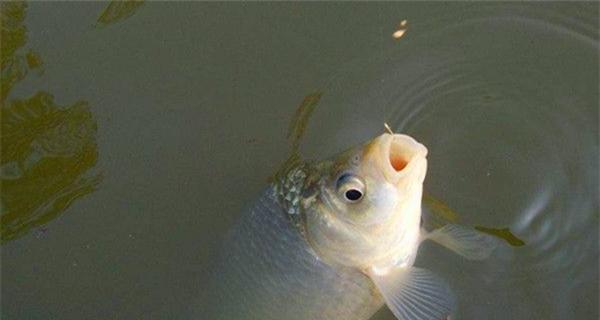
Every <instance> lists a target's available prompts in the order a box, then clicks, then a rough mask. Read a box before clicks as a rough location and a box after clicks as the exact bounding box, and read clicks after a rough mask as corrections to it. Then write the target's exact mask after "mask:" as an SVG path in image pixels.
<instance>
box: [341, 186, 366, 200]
mask: <svg viewBox="0 0 600 320" xmlns="http://www.w3.org/2000/svg"><path fill="white" fill-rule="evenodd" d="M344 197H346V200H348V201H357V200H359V199H360V198H362V192H360V191H359V190H356V189H350V190H348V191H346V193H344Z"/></svg>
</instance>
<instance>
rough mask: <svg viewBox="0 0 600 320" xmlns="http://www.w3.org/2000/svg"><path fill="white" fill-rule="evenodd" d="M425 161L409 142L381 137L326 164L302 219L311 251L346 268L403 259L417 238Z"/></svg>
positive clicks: (419, 149)
mask: <svg viewBox="0 0 600 320" xmlns="http://www.w3.org/2000/svg"><path fill="white" fill-rule="evenodd" d="M426 156H427V148H425V146H423V145H422V144H420V143H418V142H417V141H416V140H414V139H413V138H411V137H409V136H407V135H402V134H388V133H385V134H382V135H380V136H378V137H376V138H375V139H373V140H371V141H368V142H367V143H365V144H362V145H360V146H357V147H355V148H352V149H350V150H348V151H345V152H342V153H341V154H339V155H337V156H335V157H333V158H332V159H330V160H329V162H326V163H327V165H324V166H323V167H324V169H323V170H322V171H323V172H322V173H321V181H320V184H319V189H320V190H319V193H318V196H317V199H316V201H315V202H316V205H314V206H313V207H312V208H313V209H312V210H310V211H309V212H308V213H307V215H306V218H307V219H306V230H307V237H308V240H309V241H310V243H311V245H312V246H313V248H315V250H316V251H317V252H318V253H319V254H320V255H321V256H323V257H324V259H326V260H330V261H334V262H336V263H341V264H343V265H347V266H365V265H369V264H372V263H374V262H377V261H378V260H385V259H394V257H392V256H397V255H399V254H400V255H402V253H400V252H399V250H400V249H399V248H400V247H402V246H403V245H404V244H405V243H404V242H407V241H409V240H410V241H412V242H410V245H412V244H413V242H414V241H415V239H416V237H418V232H419V224H420V218H421V216H420V215H421V210H420V208H421V207H420V206H421V196H422V185H423V180H424V178H425V174H426V171H427V159H426ZM407 243H408V242H407ZM411 250H412V247H411ZM400 251H401V250H400ZM411 254H412V253H411Z"/></svg>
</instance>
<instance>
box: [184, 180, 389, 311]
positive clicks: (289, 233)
mask: <svg viewBox="0 0 600 320" xmlns="http://www.w3.org/2000/svg"><path fill="white" fill-rule="evenodd" d="M221 253H222V254H223V255H222V256H221V257H220V259H219V261H218V263H217V264H216V265H215V268H214V269H213V271H212V272H211V276H210V278H211V279H210V280H209V283H208V286H207V287H206V288H205V292H206V293H207V297H206V298H205V299H204V301H203V302H202V304H204V308H202V309H203V310H201V311H199V312H198V313H197V317H196V318H198V319H210V320H213V319H214V320H217V319H248V320H250V319H252V320H259V319H260V320H271V319H273V320H275V319H290V320H292V319H297V320H308V319H315V320H317V319H319V320H334V319H335V320H338V319H346V320H359V319H360V320H364V319H368V318H369V317H370V316H371V315H372V314H373V313H375V312H376V311H377V310H378V309H379V308H380V307H381V306H382V305H383V298H382V296H381V295H380V294H379V293H378V292H377V289H376V288H375V285H374V284H373V282H372V281H371V280H370V279H369V278H368V277H367V276H366V275H364V274H363V273H361V272H359V271H358V270H356V269H352V268H344V267H340V268H334V267H332V266H330V265H328V264H326V263H324V262H323V261H321V260H319V259H318V258H317V256H316V255H315V254H314V253H313V251H312V249H311V248H310V247H309V245H308V243H307V242H306V240H305V239H304V238H303V237H302V235H301V234H300V232H298V230H297V229H296V228H295V226H294V225H293V224H292V222H291V221H290V219H289V218H288V217H287V213H286V211H285V210H283V208H282V207H281V206H280V204H279V203H278V201H277V198H276V195H275V188H274V187H273V186H270V187H268V188H267V189H266V190H265V191H264V192H263V194H262V196H261V197H260V198H259V199H258V200H257V201H256V202H255V203H254V205H252V206H251V207H250V208H249V209H248V210H246V211H245V212H244V213H243V214H242V216H241V217H240V220H238V221H237V223H236V225H235V226H234V228H233V229H232V230H231V232H230V234H229V235H228V237H227V239H226V241H225V243H224V247H223V249H222V250H221Z"/></svg>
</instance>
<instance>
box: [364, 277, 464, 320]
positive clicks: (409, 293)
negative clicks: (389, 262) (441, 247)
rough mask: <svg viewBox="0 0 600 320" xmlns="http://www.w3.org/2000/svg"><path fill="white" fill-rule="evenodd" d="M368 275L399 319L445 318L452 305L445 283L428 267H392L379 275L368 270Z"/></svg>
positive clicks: (431, 319) (452, 296)
mask: <svg viewBox="0 0 600 320" xmlns="http://www.w3.org/2000/svg"><path fill="white" fill-rule="evenodd" d="M369 276H370V277H371V279H372V280H373V282H374V283H375V285H376V286H377V288H378V289H379V292H380V293H381V294H382V295H383V297H384V299H385V302H386V304H387V306H388V308H389V309H390V310H391V311H392V313H393V314H394V315H395V316H396V318H398V319H399V320H440V319H446V317H447V316H449V315H450V313H451V312H452V310H453V308H454V304H455V300H454V295H453V294H452V291H451V290H450V288H449V287H448V285H447V284H446V283H445V282H444V281H443V280H442V279H441V278H439V277H438V276H436V275H435V274H433V273H432V272H430V271H428V270H425V269H420V268H412V267H408V268H401V267H396V268H394V269H392V270H390V271H388V272H387V273H385V274H383V275H380V274H377V273H376V272H370V273H369Z"/></svg>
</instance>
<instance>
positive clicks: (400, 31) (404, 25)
mask: <svg viewBox="0 0 600 320" xmlns="http://www.w3.org/2000/svg"><path fill="white" fill-rule="evenodd" d="M407 24H408V21H407V20H406V19H404V20H402V21H400V24H399V25H398V30H396V31H395V32H394V33H393V34H392V36H393V37H394V38H395V39H400V38H401V37H402V36H403V35H404V33H405V32H406V29H407Z"/></svg>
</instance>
